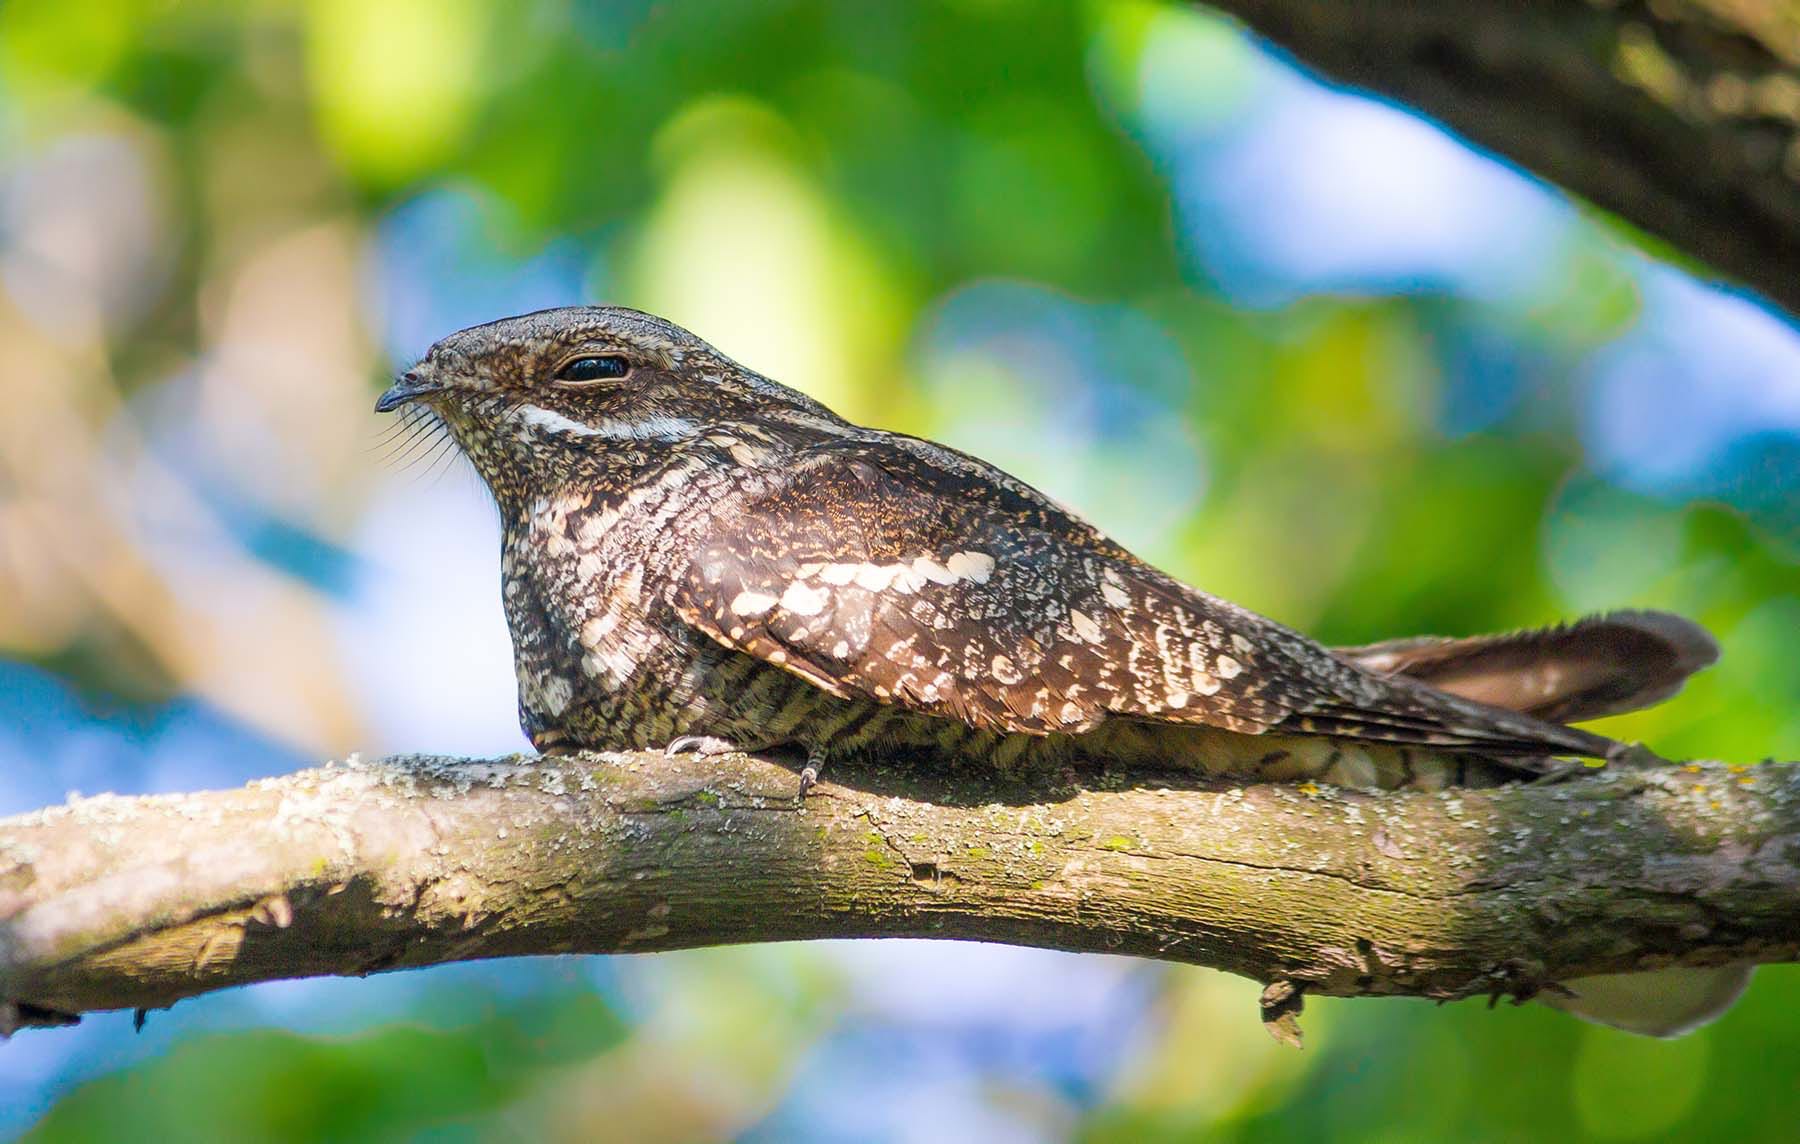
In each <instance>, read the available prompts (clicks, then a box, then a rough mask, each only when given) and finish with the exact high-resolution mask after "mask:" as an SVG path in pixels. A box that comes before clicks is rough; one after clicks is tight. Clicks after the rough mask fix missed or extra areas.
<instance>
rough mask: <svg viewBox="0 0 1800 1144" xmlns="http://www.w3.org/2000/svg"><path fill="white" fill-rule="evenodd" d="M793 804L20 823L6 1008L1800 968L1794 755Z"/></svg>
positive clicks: (859, 781)
mask: <svg viewBox="0 0 1800 1144" xmlns="http://www.w3.org/2000/svg"><path fill="white" fill-rule="evenodd" d="M838 777H839V778H840V779H843V780H845V783H844V785H837V784H827V785H825V786H823V787H821V788H819V790H818V791H816V792H815V793H814V794H813V795H812V796H811V797H809V798H808V799H807V800H806V804H805V806H804V807H803V808H802V807H798V806H797V805H796V802H795V799H794V797H793V794H794V790H795V777H794V774H793V772H791V771H789V770H787V769H785V768H783V767H780V766H778V765H776V764H773V763H768V762H764V761H759V760H756V759H749V758H742V757H736V756H732V757H726V758H723V759H694V758H688V757H683V758H679V759H664V758H662V757H661V756H640V755H607V756H585V757H579V758H568V759H545V760H537V759H531V760H522V759H507V760H497V761H456V760H449V759H439V758H396V759H386V760H382V761H379V762H354V761H353V762H350V763H345V764H338V765H333V766H328V767H325V768H323V769H318V770H309V771H303V772H301V773H299V774H295V775H289V776H286V777H283V778H278V779H269V780H264V781H260V782H256V783H252V784H251V785H250V786H248V787H246V788H244V789H241V790H234V791H220V792H209V793H201V794H189V795H174V796H158V797H144V798H120V797H114V796H102V797H99V798H90V799H82V800H79V801H77V802H74V803H72V804H70V805H68V806H63V807H56V808H53V809H49V810H43V811H38V812H35V813H33V814H30V815H26V816H24V817H21V818H14V819H10V820H6V821H4V822H0V1020H3V1021H4V1027H5V1028H6V1030H7V1031H9V1032H10V1031H11V1030H12V1029H13V1028H16V1027H18V1026H21V1025H31V1024H54V1023H58V1022H60V1021H63V1020H67V1019H68V1017H70V1016H73V1015H76V1014H80V1013H83V1012H86V1011H90V1010H98V1009H118V1008H154V1007H160V1006H166V1005H169V1004H171V1003H173V1002H174V1001H177V1000H179V999H181V998H183V997H191V996H193V995H195V994H199V993H205V992H207V991H209V990H213V989H220V988H224V987H226V986H231V985H241V984H245V983H248V982H254V981H265V980H269V979H271V978H279V977H295V976H303V975H314V974H364V973H370V972H374V971H378V970H385V969H397V968H403V967H408V966H418V965H430V964H435V963H438V962H444V961H455V960H464V959H471V958H481V957H500V956H506V955H511V954H524V953H575V952H586V953H600V952H620V951H634V952H635V951H646V950H658V949H674V948H680V947H686V946H698V945H714V944H721V943H731V942H749V941H771V940H784V939H794V938H820V937H903V936H906V937H920V936H923V937H939V938H967V939H975V940H984V941H1004V942H1012V943H1018V944H1026V945H1038V946H1047V947H1052V948H1057V949H1069V950H1095V951H1106V952H1112V953H1131V954H1139V955H1143V956H1148V957H1159V958H1165V959H1171V960H1179V961H1187V962H1194V963H1197V964H1201V965H1209V966H1216V967H1218V968H1220V969H1226V970H1230V971H1232V972H1234V973H1240V974H1244V975H1247V976H1249V977H1252V978H1256V979H1258V980H1261V981H1265V982H1270V983H1273V984H1274V986H1275V987H1274V988H1272V989H1271V990H1270V991H1269V993H1268V994H1267V995H1266V996H1265V1015H1266V1016H1267V1017H1268V1019H1269V1020H1270V1021H1271V1022H1272V1023H1279V1022H1281V1021H1283V1020H1290V1021H1291V1011H1292V1009H1293V1001H1295V1000H1297V999H1298V992H1299V991H1300V990H1304V991H1306V992H1313V993H1323V994H1339V995H1352V994H1410V995H1417V996H1426V997H1436V998H1454V997H1462V996H1468V995H1471V994H1490V993H1506V994H1511V995H1514V996H1525V995H1529V994H1530V993H1532V992H1533V991H1534V990H1536V989H1539V988H1542V987H1545V986H1547V985H1550V984H1552V983H1554V982H1556V981H1559V980H1563V979H1566V978H1569V977H1575V976H1580V975H1584V974H1591V973H1597V972H1608V971H1617V970H1625V969H1632V968H1643V967H1652V966H1659V965H1665V964H1669V963H1671V962H1683V963H1691V964H1699V963H1708V962H1717V961H1721V960H1736V959H1745V960H1758V961H1774V960H1792V959H1794V958H1795V957H1796V953H1797V951H1800V768H1794V767H1788V766H1781V765H1767V766H1761V767H1755V768H1744V767H1728V766H1724V765H1719V764H1705V765H1698V764H1692V765H1687V766H1680V767H1676V766H1668V767H1662V768H1657V769H1616V770H1613V771H1611V772H1608V773H1597V774H1593V775H1582V776H1579V777H1577V778H1575V779H1573V780H1570V781H1567V782H1564V783H1561V784H1557V785H1541V784H1540V785H1532V786H1514V787H1507V788H1502V789H1498V790H1489V791H1479V792H1477V791H1460V792H1450V793H1444V794H1358V793H1350V792H1344V791H1338V790H1334V789H1330V788H1319V787H1314V786H1311V785H1310V784H1308V785H1302V786H1280V785H1268V786H1256V787H1249V788H1241V789H1218V788H1209V787H1205V786H1202V785H1198V784H1196V783H1193V782H1189V781H1184V780H1182V779H1181V778H1180V777H1179V776H1170V775H1168V774H1125V773H1116V774H1108V775H1106V776H1103V777H1102V781H1101V782H1099V783H1097V784H1094V785H1096V786H1098V787H1101V788H1103V789H1090V790H1075V789H1069V788H1059V789H1047V788H1042V787H1025V786H1019V785H1012V784H1009V783H1007V782H1006V781H1005V780H1003V779H997V778H986V777H980V776H946V775H936V776H933V775H926V776H920V775H919V774H917V773H907V772H902V771H897V770H883V769H873V770H864V771H855V772H846V773H845V774H843V775H840V776H838Z"/></svg>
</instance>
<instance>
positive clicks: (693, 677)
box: [379, 307, 1713, 787]
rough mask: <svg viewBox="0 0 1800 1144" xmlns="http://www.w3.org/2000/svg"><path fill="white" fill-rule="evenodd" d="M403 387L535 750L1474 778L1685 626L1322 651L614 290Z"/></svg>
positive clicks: (1658, 657) (443, 348)
mask: <svg viewBox="0 0 1800 1144" xmlns="http://www.w3.org/2000/svg"><path fill="white" fill-rule="evenodd" d="M409 403H410V404H417V405H420V406H423V407H426V408H429V409H430V410H431V411H432V412H433V413H435V414H436V415H437V416H439V417H441V418H442V419H443V421H444V422H445V424H446V425H447V426H448V427H449V430H450V432H451V433H452V434H453V435H454V436H455V439H456V441H457V442H458V444H459V445H460V446H461V447H462V449H463V451H464V452H465V453H466V454H467V455H468V457H469V458H470V459H471V460H472V461H473V462H474V464H475V466H476V468H477V469H478V470H479V471H480V473H481V475H482V477H483V478H484V479H485V480H486V481H487V483H488V485H489V487H490V488H491V489H492V490H493V493H494V496H495V498H496V500H497V501H498V503H499V506H500V511H501V516H502V520H503V522H504V530H505V543H504V552H503V558H502V566H503V575H504V595H505V605H506V612H507V618H508V621H509V623H510V625H511V628H512V634H513V640H514V645H515V650H516V660H517V668H518V677H519V705H520V713H521V719H522V721H523V724H524V727H525V729H526V732H527V733H528V734H529V735H530V737H531V740H532V742H533V743H534V744H536V745H537V746H538V747H539V748H540V749H545V750H551V749H564V748H571V747H588V746H592V747H650V746H662V745H666V744H670V743H677V744H680V745H683V746H698V747H700V748H702V749H707V748H713V747H719V746H723V745H729V746H735V747H741V748H744V749H772V748H777V747H792V748H797V749H799V750H802V751H805V752H806V753H807V755H808V756H809V758H811V759H813V760H815V761H822V760H825V759H829V758H832V757H839V756H843V755H847V754H855V753H858V752H863V751H869V750H874V749H880V750H882V751H884V752H887V753H890V754H892V753H895V752H905V751H915V752H920V753H926V754H930V755H934V756H937V757H939V758H942V759H945V760H949V761H955V762H975V763H981V764H988V765H998V766H1008V767H1023V766H1035V765H1041V764H1046V763H1051V764H1058V765H1061V764H1065V763H1080V762H1082V761H1084V760H1091V759H1122V760H1127V761H1141V762H1152V763H1161V764H1166V765H1171V766H1183V767H1200V768H1203V769H1206V770H1209V771H1214V772H1219V773H1225V774H1233V775H1241V776H1243V777H1247V778H1272V779H1281V778H1289V779H1291V778H1322V779H1326V780H1330V781H1335V782H1341V783H1346V784H1350V785H1362V786H1386V787H1396V786H1407V785H1423V786H1436V785H1442V784H1445V783H1449V782H1456V781H1467V782H1491V781H1497V780H1499V779H1501V778H1503V777H1505V776H1506V775H1507V774H1538V773H1543V772H1545V771H1548V770H1551V769H1553V768H1554V767H1555V766H1556V764H1555V763H1554V762H1553V760H1554V759H1556V758H1557V757H1566V756H1572V755H1573V756H1592V757H1606V756H1608V755H1609V754H1610V753H1611V752H1612V751H1613V750H1614V748H1615V746H1616V744H1614V743H1612V742H1611V741H1610V740H1607V739H1604V738H1601V737H1599V736H1596V735H1592V734H1589V733H1587V732H1585V731H1579V730H1575V729H1572V728H1569V727H1566V726H1563V725H1562V724H1561V723H1560V722H1556V721H1552V720H1556V719H1566V718H1570V717H1580V716H1583V715H1584V714H1591V713H1594V712H1595V711H1598V710H1602V709H1604V710H1617V709H1622V708H1626V707H1630V706H1633V705H1637V704H1639V703H1641V702H1643V701H1645V700H1647V699H1654V698H1661V697H1663V696H1665V695H1667V694H1669V693H1670V692H1672V691H1673V690H1674V688H1676V687H1678V686H1679V684H1680V681H1681V679H1683V678H1685V677H1686V675H1687V674H1688V673H1690V672H1691V671H1693V670H1695V669H1696V668H1698V667H1700V666H1704V665H1705V664H1706V663H1708V662H1711V659H1712V656H1713V647H1712V643H1711V641H1710V639H1708V638H1707V637H1706V635H1705V633H1704V632H1702V631H1701V630H1700V629H1698V628H1696V627H1694V625H1692V624H1689V623H1687V622H1686V621H1684V620H1680V619H1677V618H1675V617H1670V616H1662V615H1659V614H1640V613H1630V614H1624V615H1620V616H1616V617H1611V618H1603V619H1599V620H1592V621H1585V622H1584V623H1583V624H1581V625H1577V626H1575V627H1573V628H1568V629H1557V630H1554V631H1551V632H1545V633H1527V634H1524V635H1521V636H1515V637H1497V638H1489V639H1483V640H1472V641H1471V640H1464V641H1402V642H1401V643H1397V644H1387V645H1378V646H1376V647H1371V648H1362V649H1349V650H1346V651H1343V652H1335V653H1334V652H1332V651H1329V650H1327V649H1325V648H1323V647H1321V646H1319V645H1318V644H1316V643H1314V642H1312V641H1310V640H1308V639H1306V638H1305V637H1303V636H1301V635H1299V634H1297V633H1295V632H1293V631H1290V630H1289V629H1287V628H1284V627H1282V626H1280V625H1279V624H1276V623H1274V622H1273V621H1270V620H1267V619H1264V618H1263V617H1261V616H1258V615H1256V614H1254V613H1251V612H1249V611H1246V610H1244V609H1242V608H1239V607H1237V606H1236V605H1234V604H1231V603H1229V602H1227V601H1224V600H1220V599H1217V598H1216V597H1213V596H1209V595H1207V594H1205V593H1204V592H1201V591H1198V590H1196V589H1194V588H1191V587H1188V586H1187V585H1184V584H1182V583H1180V582H1178V581H1176V580H1174V579H1173V578H1171V577H1169V576H1167V575H1165V574H1163V573H1162V572H1160V571H1158V570H1157V569H1155V568H1152V567H1150V566H1148V565H1146V564H1144V563H1143V562H1142V561H1140V560H1138V559H1136V558H1135V557H1133V556H1132V555H1131V554H1130V553H1128V552H1126V551H1125V550H1124V549H1123V548H1121V547H1120V546H1118V545H1117V544H1115V543H1113V542H1112V541H1111V540H1109V539H1107V538H1106V537H1105V536H1103V535H1102V534H1100V533H1099V532H1097V531H1096V530H1095V529H1094V528H1092V527H1091V526H1089V525H1088V524H1086V523H1085V522H1083V521H1081V520H1079V519H1077V518H1075V517H1074V516H1072V515H1071V514H1069V513H1068V512H1067V511H1065V510H1064V509H1062V508H1061V507H1059V506H1058V505H1056V504H1055V503H1054V502H1052V501H1050V500H1049V499H1048V498H1046V497H1044V496H1043V495H1042V494H1040V493H1038V492H1037V491H1036V490H1034V489H1032V488H1030V487H1029V486H1027V485H1025V484H1023V483H1022V482H1020V481H1018V480H1016V479H1014V478H1012V477H1010V476H1008V475H1007V474H1005V473H1003V472H1001V471H999V470H997V469H995V468H993V467H992V466H989V465H987V464H985V463H983V462H981V461H979V460H976V459H975V458H973V457H969V456H967V455H965V454H962V453H959V452H957V451H955V450H952V449H948V448H945V447H943V446H940V445H936V444H933V443H931V442H928V441H923V440H919V439H917V438H913V437H908V436H904V435H901V434H896V433H888V432H883V431H880V430H874V429H866V428H862V427H859V426H854V425H851V424H849V423H847V422H845V421H843V420H842V419H840V418H838V417H837V416H835V415H834V414H832V413H831V412H830V411H829V410H827V409H825V408H824V407H823V406H821V405H819V404H818V403H817V402H814V401H812V400H811V399H809V398H806V397H804V396H802V395H800V394H798V393H796V392H794V391H792V390H790V389H787V388H785V387H783V386H780V385H778V384H776V383H774V382H772V381H770V380H768V379H766V378H764V377H761V376H760V375H758V374H756V373H753V372H751V371H750V370H747V369H745V368H743V367H742V366H739V365H738V364H736V363H735V362H732V361H731V360H729V359H728V358H726V357H724V356H723V355H721V354H720V353H718V352H717V351H716V350H714V349H712V347H710V346H708V345H707V344H706V343H705V342H703V341H701V340H700V339H698V338H696V337H694V336H693V335H692V334H689V333H688V332H687V331H685V330H682V329H680V328H678V327H676V326H674V325H671V324H670V323H668V322H665V321H663V320H661V319H659V318H655V317H652V316H650V315H647V314H642V313H638V312H636V311H632V310H625V309H620V308H615V307H577V308H569V309H562V310H548V311H543V312H540V313H536V314H529V315H525V316H523V317H518V318H509V319H505V320H503V321H499V322H493V323H490V324H488V325H484V326H477V327H474V328H472V329H468V330H464V331H462V332H460V333H458V334H455V335H452V336H451V337H449V338H446V339H444V340H443V341H442V342H439V343H438V344H437V345H436V346H434V347H432V349H431V351H430V352H429V353H428V354H427V355H426V357H425V359H424V360H423V361H422V362H420V363H419V364H418V365H417V366H416V367H414V368H413V369H412V370H410V371H408V373H407V374H406V375H405V376H403V377H402V378H401V379H400V380H399V381H398V382H397V383H396V384H395V386H394V388H393V389H391V390H390V391H389V392H388V393H387V394H386V395H385V396H384V397H383V398H382V401H381V403H380V405H379V408H382V409H392V408H395V407H398V406H400V405H403V404H409ZM1484 700H1485V702H1484ZM1508 707H1512V708H1517V710H1509V709H1507V708H1508ZM1590 709H1592V710H1590ZM1527 712H1530V713H1527ZM1543 716H1548V718H1545V717H1543Z"/></svg>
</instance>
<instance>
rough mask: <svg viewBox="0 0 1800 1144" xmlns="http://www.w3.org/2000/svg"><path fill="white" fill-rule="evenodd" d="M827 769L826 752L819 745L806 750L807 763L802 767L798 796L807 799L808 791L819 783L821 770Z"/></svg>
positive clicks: (802, 800)
mask: <svg viewBox="0 0 1800 1144" xmlns="http://www.w3.org/2000/svg"><path fill="white" fill-rule="evenodd" d="M824 769H825V752H824V751H821V750H819V749H818V748H817V747H815V748H813V749H812V750H810V751H808V752H806V765H805V766H804V767H801V768H800V793H799V795H797V796H796V797H797V798H798V799H799V800H800V801H801V802H805V801H806V792H807V791H809V790H811V789H812V788H813V787H815V786H818V785H819V772H820V771H822V770H824Z"/></svg>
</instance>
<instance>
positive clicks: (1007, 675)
mask: <svg viewBox="0 0 1800 1144" xmlns="http://www.w3.org/2000/svg"><path fill="white" fill-rule="evenodd" d="M989 666H990V667H991V669H992V670H993V673H994V678H995V679H998V680H999V681H1000V682H1001V683H1017V682H1019V680H1021V679H1023V678H1025V677H1024V676H1023V675H1021V674H1020V673H1019V669H1018V667H1017V666H1016V665H1015V664H1014V663H1013V661H1012V660H1010V659H1007V658H1006V657H1005V656H1003V655H997V656H995V657H994V662H993V663H992V664H991V665H989Z"/></svg>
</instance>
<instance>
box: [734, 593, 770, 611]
mask: <svg viewBox="0 0 1800 1144" xmlns="http://www.w3.org/2000/svg"><path fill="white" fill-rule="evenodd" d="M779 602H780V601H778V600H776V599H775V597H773V596H771V595H769V594H767V593H766V592H751V591H748V590H746V591H743V592H739V593H738V594H737V595H736V596H734V597H732V600H731V610H732V612H734V613H735V614H737V615H740V616H760V615H762V614H763V613H764V612H766V611H768V610H769V609H770V608H773V607H774V606H775V605H776V604H777V603H779Z"/></svg>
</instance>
